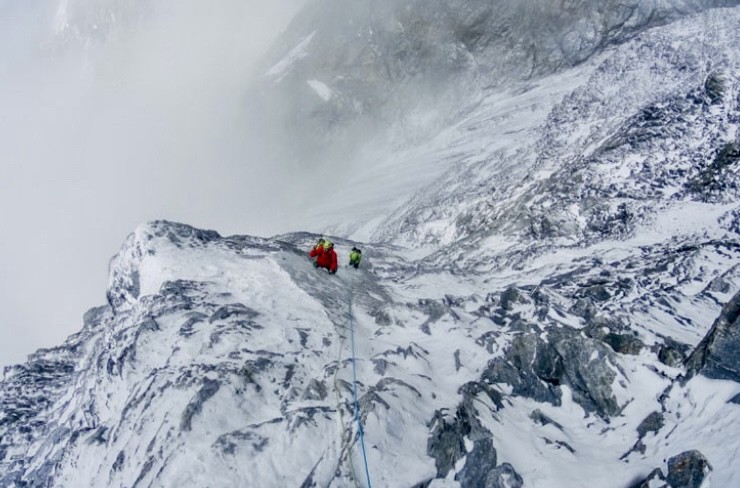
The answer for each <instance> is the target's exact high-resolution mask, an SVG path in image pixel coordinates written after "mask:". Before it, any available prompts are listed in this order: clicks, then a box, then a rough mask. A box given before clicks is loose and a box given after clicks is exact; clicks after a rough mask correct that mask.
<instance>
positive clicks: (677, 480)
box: [666, 450, 712, 488]
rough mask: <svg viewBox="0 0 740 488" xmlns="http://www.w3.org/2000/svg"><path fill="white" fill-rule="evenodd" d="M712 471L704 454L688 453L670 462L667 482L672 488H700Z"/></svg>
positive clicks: (671, 459)
mask: <svg viewBox="0 0 740 488" xmlns="http://www.w3.org/2000/svg"><path fill="white" fill-rule="evenodd" d="M711 470H712V465H711V464H709V461H707V458H705V457H704V455H703V454H702V453H700V452H699V451H697V450H693V451H686V452H683V453H681V454H679V455H678V456H674V457H672V458H670V459H669V460H668V476H666V480H667V481H668V484H669V485H670V486H671V487H672V488H699V487H700V486H701V485H702V483H703V482H704V479H705V478H706V477H707V475H708V474H709V472H710V471H711Z"/></svg>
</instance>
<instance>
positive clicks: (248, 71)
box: [0, 0, 301, 365]
mask: <svg viewBox="0 0 740 488" xmlns="http://www.w3.org/2000/svg"><path fill="white" fill-rule="evenodd" d="M118 3H120V2H118ZM65 4H66V7H67V8H66V10H65V12H64V13H66V14H67V17H66V18H64V19H62V20H64V21H66V23H65V22H60V18H59V11H60V8H59V7H60V5H65ZM116 4H117V2H108V3H106V2H105V1H102V0H98V1H95V2H92V1H87V2H84V1H83V0H80V1H78V2H76V3H74V1H73V0H69V2H63V3H62V4H59V3H58V2H53V1H48V0H34V1H28V2H21V1H16V0H0V107H2V109H0V165H1V166H0V168H1V170H2V175H0V222H2V225H3V227H4V229H3V239H2V243H1V244H0V246H1V247H0V293H1V294H2V296H0V365H6V364H9V363H11V362H17V361H20V360H22V359H23V357H24V356H25V355H26V354H27V353H29V352H31V350H32V349H34V348H36V347H39V346H51V345H55V344H58V343H60V341H61V340H62V339H63V338H64V337H66V336H67V335H68V334H70V333H72V332H74V331H76V330H78V329H79V328H80V326H81V316H82V313H83V312H84V310H85V309H87V308H89V307H91V306H96V305H100V304H102V303H104V297H105V283H106V279H107V262H108V260H109V258H110V257H111V256H112V255H113V254H114V253H115V252H116V250H117V249H118V247H119V246H120V244H121V243H122V241H123V239H124V237H125V236H126V234H127V233H128V232H130V231H131V230H133V228H134V227H135V226H136V225H138V224H139V223H141V222H144V221H146V220H150V219H155V218H167V219H172V220H179V221H184V222H187V223H190V224H193V225H196V226H201V227H207V228H215V229H216V230H219V231H221V232H223V233H227V234H228V233H237V232H238V233H250V234H260V235H269V234H271V233H274V232H280V231H284V230H286V226H287V217H286V216H289V215H291V214H292V213H293V212H294V211H295V209H296V208H297V205H298V204H299V202H297V201H295V200H293V199H292V198H291V196H290V188H291V186H290V184H287V183H286V182H287V181H288V180H289V174H287V170H284V169H282V168H283V167H282V166H281V164H280V162H279V161H272V160H270V158H269V154H270V149H269V148H268V147H265V146H264V145H263V144H261V143H260V140H258V139H256V138H255V137H254V134H255V133H256V130H255V129H256V127H257V126H258V124H259V117H258V115H259V114H250V113H248V111H247V110H245V106H244V97H245V92H246V90H247V89H248V86H249V82H250V77H251V76H252V74H253V73H252V71H253V69H254V65H255V62H256V60H257V59H258V58H259V56H260V55H261V54H262V53H263V52H264V50H265V49H266V48H267V46H268V45H269V44H270V42H271V41H272V40H274V39H275V37H276V36H277V35H278V33H279V32H280V30H281V29H283V28H284V27H285V25H286V23H287V22H288V20H289V19H290V18H291V16H292V15H293V14H294V13H295V11H296V9H297V8H298V7H299V6H300V4H301V2H300V1H288V0H284V1H282V2H279V1H274V0H273V1H269V0H254V1H251V2H250V1H245V0H214V1H212V2H202V1H198V0H178V1H175V0H166V1H162V2H156V5H151V4H150V3H149V2H138V5H136V8H141V9H144V8H145V10H140V11H139V10H137V11H135V12H133V15H126V16H121V17H120V20H118V21H116V22H114V21H110V19H112V18H113V19H115V18H116V17H115V16H111V15H107V14H106V12H107V11H106V8H108V7H112V6H115V5H116ZM145 6H146V7H145ZM101 12H102V13H101ZM127 13H128V14H131V12H127ZM101 18H102V19H107V21H109V22H108V23H107V24H105V25H103V23H102V22H100V19H101ZM55 22H57V24H56V26H57V27H62V26H64V25H66V29H63V30H62V31H61V32H60V33H55V32H54V26H55ZM276 196H277V198H276Z"/></svg>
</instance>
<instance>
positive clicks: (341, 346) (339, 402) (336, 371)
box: [334, 327, 360, 488]
mask: <svg viewBox="0 0 740 488" xmlns="http://www.w3.org/2000/svg"><path fill="white" fill-rule="evenodd" d="M341 328H342V329H344V330H346V327H341ZM339 337H341V338H342V340H341V342H340V343H339V356H338V357H337V366H336V368H334V395H335V396H336V399H337V412H339V416H340V423H341V425H342V446H344V442H345V439H346V438H347V436H348V435H349V430H348V429H347V426H346V425H345V423H344V421H343V420H341V417H344V414H343V413H342V398H341V396H340V395H339V382H338V380H339V367H340V366H341V364H342V350H343V349H344V343H345V341H346V340H347V336H346V335H344V334H341V333H340V334H339ZM347 444H348V451H349V452H350V453H351V452H352V443H351V442H348V443H347ZM342 457H344V456H342ZM351 461H352V460H351V459H350V463H349V467H350V471H352V481H354V483H355V486H356V487H357V488H360V483H359V482H358V480H357V473H356V472H355V464H354V463H353V462H351Z"/></svg>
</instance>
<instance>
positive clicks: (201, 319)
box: [0, 2, 740, 488]
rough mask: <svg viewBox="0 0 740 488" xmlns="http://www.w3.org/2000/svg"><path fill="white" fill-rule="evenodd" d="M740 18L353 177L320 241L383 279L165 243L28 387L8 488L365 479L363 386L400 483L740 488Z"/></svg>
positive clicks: (121, 271) (464, 118)
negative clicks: (359, 255)
mask: <svg viewBox="0 0 740 488" xmlns="http://www.w3.org/2000/svg"><path fill="white" fill-rule="evenodd" d="M468 4H471V2H468ZM658 4H659V5H658V7H656V8H668V7H671V8H674V7H675V8H676V9H677V12H678V11H681V9H682V8H683V6H684V4H683V3H679V2H675V3H670V2H669V3H667V4H665V3H663V2H658ZM641 5H642V4H641ZM645 5H646V4H645ZM686 5H688V4H686ZM691 5H694V4H691ZM666 6H667V7H666ZM694 6H696V5H694ZM358 8H359V7H358ZM574 8H575V7H574ZM638 10H639V9H638ZM434 12H435V10H434V9H431V8H430V15H433V14H434ZM349 13H352V12H349ZM437 14H438V15H443V14H442V13H439V12H437ZM388 15H390V14H388ZM394 15H395V14H394ZM445 15H447V14H445ZM443 16H444V15H443ZM391 18H393V17H391ZM661 19H662V20H661V22H656V23H663V22H669V21H670V20H671V19H673V17H672V16H670V15H668V16H664V17H661ZM648 20H649V19H648ZM385 21H388V18H385ZM739 21H740V10H739V9H738V8H737V7H736V8H732V9H722V10H712V11H709V12H705V13H702V14H700V15H697V16H694V17H691V18H687V19H684V20H678V21H675V22H672V23H669V24H668V25H664V26H661V27H657V28H653V29H650V30H645V31H642V30H640V29H637V28H636V30H635V31H634V32H631V33H630V35H629V37H630V39H629V40H627V39H622V41H624V42H620V43H619V45H610V46H606V45H603V46H601V47H600V49H599V50H598V52H591V54H590V55H589V56H587V58H588V59H587V60H585V61H584V62H582V63H578V64H577V66H575V67H573V68H572V69H563V68H564V66H563V65H561V64H557V63H556V64H557V69H554V71H556V72H554V73H553V72H549V74H548V75H547V76H544V77H532V78H529V79H527V80H524V81H517V82H514V81H511V83H510V84H509V85H507V86H498V87H492V88H488V89H486V90H483V91H481V92H475V93H474V94H472V95H471V100H470V101H471V102H472V101H473V100H474V101H475V103H470V104H469V105H467V106H466V109H465V110H463V111H462V113H461V114H458V115H457V116H455V117H453V119H454V123H453V124H450V125H449V126H446V127H444V128H443V129H442V130H440V131H439V132H437V133H435V135H434V136H433V137H429V138H428V140H426V141H425V142H424V143H422V144H419V145H416V146H415V145H413V144H411V145H406V146H403V147H402V148H400V149H398V150H396V151H395V152H394V154H393V155H392V156H388V157H387V159H386V158H381V159H378V160H377V161H374V163H375V164H367V165H364V166H362V167H361V168H355V167H353V168H351V169H352V171H350V172H349V173H350V176H346V177H345V178H346V180H345V182H347V181H348V182H350V183H351V185H347V186H345V185H340V187H339V188H336V189H335V190H334V191H332V192H331V195H330V197H329V200H328V201H326V202H324V203H322V201H321V195H319V196H317V197H316V200H315V201H314V205H313V207H312V208H311V210H312V218H313V220H309V219H306V218H305V217H303V216H302V222H303V224H304V225H307V223H310V224H311V225H312V226H314V227H315V228H324V229H326V230H327V232H329V233H331V234H332V235H336V236H349V238H340V237H333V239H332V240H333V241H334V242H335V243H336V244H337V248H338V250H339V253H340V257H341V259H342V264H344V262H345V261H346V255H347V251H348V250H349V249H350V247H351V246H353V245H360V246H361V247H362V248H363V255H364V256H365V258H364V261H363V263H362V266H361V268H360V269H359V270H353V269H351V268H349V267H344V266H343V267H342V268H341V269H340V271H339V273H338V274H337V275H336V276H330V275H328V274H326V273H325V272H322V271H319V270H316V269H314V268H313V267H312V266H311V264H310V261H309V260H308V258H307V256H306V252H307V250H308V249H309V248H310V247H311V246H312V245H313V243H314V242H315V240H316V239H317V238H318V237H319V236H318V235H315V234H308V233H293V234H286V235H282V236H277V237H275V238H272V239H261V238H253V237H246V236H232V237H222V236H220V235H219V234H218V233H216V232H214V231H204V230H198V229H194V228H192V227H189V226H186V225H183V224H174V223H170V222H165V221H158V222H152V223H150V224H147V225H143V226H141V227H140V228H138V229H137V230H136V231H135V232H134V233H133V234H132V235H131V236H130V237H129V238H128V239H127V241H126V242H125V243H124V245H123V247H122V249H121V251H120V252H119V254H118V255H117V256H116V257H115V258H114V259H113V261H112V262H111V269H110V280H109V287H108V293H107V297H108V304H107V305H105V306H103V307H100V308H97V309H93V310H91V311H90V312H89V313H88V314H87V315H86V317H85V325H84V327H83V329H82V330H81V332H80V333H79V334H76V335H74V336H72V337H70V338H69V340H68V341H67V342H66V343H65V344H64V345H62V346H60V347H58V348H54V349H50V350H42V351H39V352H37V353H36V354H34V355H33V356H32V357H31V358H29V362H28V363H27V364H25V365H19V366H15V367H13V368H9V369H8V370H7V371H6V372H5V377H4V380H3V381H2V383H1V384H0V473H2V474H1V475H0V486H9V487H20V486H70V487H72V486H106V487H107V486H122V487H123V486H126V487H141V486H214V487H216V486H218V487H220V486H224V487H225V486H275V487H278V486H280V487H282V486H302V487H310V486H322V487H325V486H327V487H344V486H366V485H367V482H366V480H365V473H364V460H363V459H362V454H361V449H360V447H361V446H360V436H359V429H358V425H357V423H356V422H355V421H354V418H353V417H354V415H355V408H354V395H353V393H354V390H355V386H356V387H357V391H358V393H359V409H358V410H357V413H358V414H359V415H360V416H361V420H362V425H363V426H364V436H365V437H364V441H365V447H366V448H367V449H366V451H367V460H368V468H369V474H370V477H371V479H372V483H373V485H375V486H399V487H437V488H439V487H456V486H460V487H463V488H467V487H482V486H486V487H521V486H526V487H543V488H544V487H547V488H552V487H555V488H557V487H569V488H570V487H593V486H600V487H601V486H603V487H615V488H618V487H625V488H626V487H635V486H641V487H643V486H647V487H650V486H653V487H654V486H663V484H665V483H667V484H668V485H669V486H671V487H672V488H676V487H678V486H691V487H696V488H698V487H699V486H706V485H709V484H711V486H716V487H729V486H737V485H740V470H738V469H737V467H736V466H735V460H736V459H737V458H738V456H740V443H739V442H738V441H737V439H740V427H738V426H739V425H740V409H739V408H738V404H740V385H739V384H738V381H739V380H740V377H738V376H737V371H738V368H737V367H736V366H737V357H736V355H733V354H732V353H731V352H732V351H736V350H737V348H738V347H740V344H738V339H737V337H738V331H737V327H738V326H739V325H740V324H738V321H737V310H738V301H740V293H739V292H740V267H738V264H737V263H739V262H740V207H739V206H738V196H739V195H738V179H737V178H738V171H739V170H740V151H738V147H740V134H739V132H738V131H739V127H740V126H739V125H738V122H739V119H738V114H740V78H738V73H739V72H740V70H738V67H739V63H738V55H737V53H738V52H740V50H738V48H740V37H738V31H737V29H736V26H737V25H738V24H739ZM645 22H647V20H646V21H645ZM651 22H652V21H651ZM651 22H648V23H647V24H645V25H653V23H651ZM640 25H643V24H640ZM638 31H639V32H638ZM317 35H318V34H317ZM620 39H621V38H620ZM311 42H313V41H311ZM308 45H309V43H307V44H305V45H304V47H307V46H308ZM602 48H603V49H602ZM293 54H294V55H295V58H296V59H304V57H301V56H302V53H301V51H300V49H299V50H298V51H295V52H293ZM579 61H580V60H579ZM566 64H567V65H568V66H569V65H570V64H569V63H566ZM297 69H298V68H297ZM435 69H436V68H435ZM561 69H562V71H560V70H561ZM296 76H297V75H296ZM316 81H318V82H319V83H324V82H322V81H321V80H316ZM324 85H325V87H326V88H327V89H331V90H333V88H334V87H331V86H329V85H326V84H324ZM316 88H318V92H321V93H324V94H325V95H326V94H327V93H329V92H326V91H325V90H324V87H322V85H320V84H314V88H313V89H316ZM331 90H330V91H331ZM318 92H317V93H318ZM321 93H318V94H319V95H320V94H321ZM360 95H362V94H361V93H360V94H359V95H358V96H360ZM384 150H385V149H382V148H381V149H379V150H378V151H377V152H375V153H372V154H374V155H375V156H378V155H382V154H383V151H384ZM324 205H325V206H324ZM322 206H323V210H322ZM353 332H354V334H353ZM353 353H354V354H355V355H356V358H357V359H356V361H353V360H352V355H353ZM353 366H354V367H355V368H356V370H355V368H353ZM355 375H356V378H357V383H356V384H355V382H354V378H355ZM656 469H657V470H656ZM660 480H667V481H665V482H662V481H660ZM702 483H704V485H702Z"/></svg>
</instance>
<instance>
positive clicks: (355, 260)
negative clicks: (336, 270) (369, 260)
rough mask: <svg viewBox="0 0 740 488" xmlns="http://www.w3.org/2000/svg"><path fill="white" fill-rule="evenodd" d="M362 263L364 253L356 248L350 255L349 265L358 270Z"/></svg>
mask: <svg viewBox="0 0 740 488" xmlns="http://www.w3.org/2000/svg"><path fill="white" fill-rule="evenodd" d="M360 261H362V251H360V250H359V249H357V248H356V247H353V248H352V252H350V253H349V265H350V266H353V267H354V268H355V269H357V268H358V267H359V266H360Z"/></svg>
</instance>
